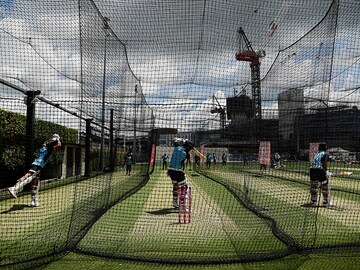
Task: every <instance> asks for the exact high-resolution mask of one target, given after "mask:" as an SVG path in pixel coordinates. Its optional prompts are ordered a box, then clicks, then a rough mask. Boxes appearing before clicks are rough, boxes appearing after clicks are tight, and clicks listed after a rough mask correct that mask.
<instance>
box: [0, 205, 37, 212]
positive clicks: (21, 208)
mask: <svg viewBox="0 0 360 270" xmlns="http://www.w3.org/2000/svg"><path fill="white" fill-rule="evenodd" d="M29 207H31V206H30V205H27V204H14V205H13V206H12V207H11V208H10V209H9V210H5V211H2V212H1V214H7V213H11V212H15V211H20V210H23V209H24V208H29Z"/></svg>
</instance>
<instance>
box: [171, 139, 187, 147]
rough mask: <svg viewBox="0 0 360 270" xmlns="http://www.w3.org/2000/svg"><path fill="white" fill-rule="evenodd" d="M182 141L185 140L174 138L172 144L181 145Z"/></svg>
mask: <svg viewBox="0 0 360 270" xmlns="http://www.w3.org/2000/svg"><path fill="white" fill-rule="evenodd" d="M184 141H185V140H184V139H183V138H174V145H175V146H179V145H183V144H184Z"/></svg>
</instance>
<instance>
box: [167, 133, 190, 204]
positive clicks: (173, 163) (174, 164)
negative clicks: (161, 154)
mask: <svg viewBox="0 0 360 270" xmlns="http://www.w3.org/2000/svg"><path fill="white" fill-rule="evenodd" d="M174 147H175V148H174V151H173V153H172V156H171V160H170V165H169V168H168V175H169V176H170V178H171V181H172V184H173V206H174V207H175V208H176V209H178V208H179V204H178V189H179V187H183V186H185V187H186V190H187V189H188V187H189V184H188V182H187V179H186V175H185V172H184V169H185V162H186V160H189V159H190V153H189V152H190V151H191V150H192V149H194V145H193V144H192V143H191V142H190V141H189V140H185V139H182V138H175V139H174Z"/></svg>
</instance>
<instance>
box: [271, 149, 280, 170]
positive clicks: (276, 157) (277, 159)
mask: <svg viewBox="0 0 360 270" xmlns="http://www.w3.org/2000/svg"><path fill="white" fill-rule="evenodd" d="M273 161H274V162H273V167H274V169H278V168H280V167H282V166H281V156H280V154H279V153H278V152H275V154H274V157H273Z"/></svg>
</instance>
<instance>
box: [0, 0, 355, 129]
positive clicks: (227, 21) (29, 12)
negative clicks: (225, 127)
mask: <svg viewBox="0 0 360 270" xmlns="http://www.w3.org/2000/svg"><path fill="white" fill-rule="evenodd" d="M92 3H94V5H93V4H92ZM80 4H81V5H80V7H81V12H80V14H81V16H80V17H79V9H78V7H79V6H78V1H77V0H68V1H64V0H61V1H57V0H52V1H48V2H46V1H25V0H23V1H20V0H19V1H16V0H0V5H1V9H0V50H1V57H0V61H1V65H0V78H1V79H2V80H6V81H8V82H11V83H14V84H16V85H18V86H19V87H22V88H23V89H25V90H34V89H37V90H41V91H42V96H43V97H44V98H46V99H48V100H51V101H54V102H55V103H59V104H61V105H62V106H64V107H66V108H68V109H69V110H70V111H74V112H77V113H80V112H82V113H83V114H84V115H86V117H87V116H89V117H92V118H94V119H95V121H97V122H100V121H101V112H102V94H103V91H105V93H106V95H105V98H106V103H105V106H106V107H105V108H106V111H108V109H110V108H112V109H114V110H115V115H116V117H117V120H116V121H117V125H118V127H122V128H124V130H125V129H129V130H131V129H132V125H133V122H134V121H133V118H134V117H133V116H134V112H135V106H134V103H135V92H134V88H135V85H138V86H139V88H138V89H139V92H138V93H137V96H136V103H137V104H138V105H137V114H138V117H140V113H143V114H142V115H141V116H142V117H143V119H145V120H143V122H141V121H138V124H144V125H145V126H146V125H148V124H149V121H150V120H149V119H150V118H154V119H155V125H156V126H157V127H177V128H180V129H184V130H185V129H203V128H205V129H206V128H218V127H219V117H218V116H217V115H214V114H211V113H210V110H211V108H212V107H213V96H214V95H215V96H216V97H217V99H218V100H219V102H220V103H221V105H222V106H225V105H226V97H231V96H234V94H238V93H240V91H241V90H242V89H244V88H245V89H246V93H247V95H249V96H251V88H250V85H249V84H250V81H251V74H250V67H249V63H248V62H240V61H237V60H236V59H235V53H236V52H237V51H238V49H239V35H238V33H237V30H238V28H239V27H242V28H243V29H244V31H245V33H246V35H247V37H248V39H249V40H250V42H251V44H252V47H253V49H254V50H255V51H257V50H260V49H263V50H265V51H266V57H264V58H263V59H262V60H261V77H262V79H263V80H262V84H261V85H262V100H263V102H262V108H263V109H264V113H263V114H264V116H265V117H266V112H271V113H270V115H272V116H274V115H276V113H274V112H276V109H277V102H276V100H277V95H278V93H280V92H282V91H285V90H287V89H290V88H304V89H306V91H305V92H306V93H307V95H309V96H311V97H316V99H317V100H323V99H326V100H329V105H335V104H347V105H352V104H356V103H357V102H358V101H359V95H358V94H359V93H358V87H360V85H359V84H360V83H359V72H358V70H359V65H360V63H359V60H360V49H359V48H360V46H359V40H360V39H359V35H360V34H359V31H358V27H359V18H358V14H359V12H360V3H359V2H358V1H356V0H341V1H339V3H338V2H334V3H333V2H332V1H331V0H317V1H316V0H303V1H298V0H297V1H295V0H279V1H275V0H242V1H238V0H226V1H225V0H224V1H219V0H207V1H204V0H184V1H179V0H166V1H159V0H157V1H155V0H126V1H125V0H112V1H108V0H95V1H93V2H90V1H85V0H81V1H80ZM103 17H107V18H108V19H109V20H108V25H109V29H108V30H106V32H107V34H108V35H109V37H107V43H106V44H107V47H106V48H107V52H106V53H107V58H106V59H107V60H106V74H107V76H106V84H105V87H104V85H103V82H104V80H103V73H104V62H103V59H104V47H105V46H104V45H105V43H104V32H105V30H104V24H103ZM80 29H81V31H80ZM80 33H81V36H80ZM80 37H81V38H82V40H81V43H80ZM334 40H335V43H334ZM334 44H335V46H333V45H334ZM330 78H331V80H329V79H330ZM81 80H82V81H83V85H81ZM0 91H1V92H0V106H1V107H2V108H6V109H11V110H14V111H19V112H24V110H25V109H26V108H24V106H23V105H21V102H20V101H21V99H22V96H23V94H22V93H19V92H18V91H15V90H12V89H9V88H7V87H4V86H2V87H0ZM9 99H11V102H9ZM80 100H82V101H83V103H82V104H81V103H79V101H80ZM141 100H142V102H144V101H145V102H146V103H147V104H148V105H149V106H150V107H151V110H145V109H144V111H145V112H144V111H141V107H139V106H140V105H139V104H140V103H141ZM16 102H18V103H16ZM14 104H17V105H14ZM39 106H41V105H39ZM309 106H310V105H309ZM311 106H316V104H315V105H314V103H313V102H312V103H311ZM48 107H49V106H46V108H45V107H44V108H43V110H46V111H47V113H46V115H49V114H50V115H51V117H55V116H54V115H55V114H56V110H53V109H51V108H48ZM49 112H50V113H49ZM150 114H151V115H150ZM43 117H45V116H43ZM56 118H59V119H61V120H59V121H65V120H63V119H68V120H66V121H69V122H71V121H74V123H76V125H77V124H78V123H77V122H76V121H75V120H74V117H72V116H64V115H62V116H61V117H58V116H56ZM67 124H68V123H67Z"/></svg>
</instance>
